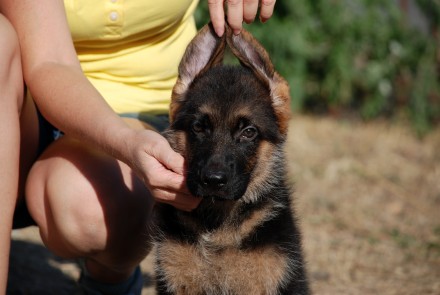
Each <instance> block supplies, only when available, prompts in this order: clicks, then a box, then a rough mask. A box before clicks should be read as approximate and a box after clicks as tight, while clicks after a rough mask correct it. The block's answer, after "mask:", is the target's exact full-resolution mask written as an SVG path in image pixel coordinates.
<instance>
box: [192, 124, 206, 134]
mask: <svg viewBox="0 0 440 295" xmlns="http://www.w3.org/2000/svg"><path fill="white" fill-rule="evenodd" d="M191 128H192V130H193V131H194V132H195V133H200V132H203V124H202V123H200V122H199V121H195V122H194V123H193V124H192V125H191Z"/></svg>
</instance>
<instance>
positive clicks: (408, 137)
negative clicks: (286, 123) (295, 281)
mask: <svg viewBox="0 0 440 295" xmlns="http://www.w3.org/2000/svg"><path fill="white" fill-rule="evenodd" d="M408 130H409V129H405V128H403V127H402V126H390V125H389V124H387V123H378V122H375V123H371V124H354V123H349V122H345V123H344V122H337V121H334V120H330V119H316V118H307V117H299V118H296V119H294V120H293V121H292V124H291V128H290V132H291V133H290V142H289V150H288V155H289V163H290V165H291V166H290V167H291V172H292V174H293V178H294V179H295V183H296V198H297V211H298V212H299V213H300V215H301V220H302V228H303V232H304V249H305V252H306V255H307V259H308V262H309V272H310V278H311V281H312V287H313V290H314V293H316V294H390V295H391V294H401V295H402V294H440V280H439V278H440V132H439V130H437V131H435V132H433V133H432V134H431V135H430V136H428V137H427V138H425V139H424V140H418V139H417V138H416V137H414V136H413V134H411V133H410V131H408Z"/></svg>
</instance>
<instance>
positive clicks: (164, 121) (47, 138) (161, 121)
mask: <svg viewBox="0 0 440 295" xmlns="http://www.w3.org/2000/svg"><path fill="white" fill-rule="evenodd" d="M120 116H121V117H125V118H135V119H139V120H140V121H143V122H145V123H147V124H149V125H151V126H153V127H154V128H156V130H157V131H159V132H162V131H164V130H165V129H166V128H167V127H168V125H169V119H168V115H152V114H146V113H139V114H137V113H125V114H120ZM38 124H39V127H40V138H39V143H38V156H39V155H41V154H42V153H43V151H44V150H45V149H46V148H47V147H48V146H49V144H51V143H52V142H54V141H55V140H57V139H58V138H60V137H62V136H63V133H62V132H61V131H60V130H59V129H57V128H55V127H54V126H53V125H52V124H50V123H49V122H48V121H47V120H46V119H45V118H44V117H43V116H42V115H41V113H40V112H38ZM31 225H36V223H35V221H34V220H33V219H32V217H31V215H30V214H29V211H28V208H27V206H26V202H25V201H22V202H21V203H20V204H18V205H17V207H16V209H15V212H14V220H13V225H12V228H13V229H19V228H24V227H27V226H31Z"/></svg>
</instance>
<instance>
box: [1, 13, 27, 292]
mask: <svg viewBox="0 0 440 295" xmlns="http://www.w3.org/2000/svg"><path fill="white" fill-rule="evenodd" d="M22 100H23V79H22V73H21V63H20V50H19V46H18V41H17V38H16V36H15V32H14V30H13V28H12V26H11V25H10V24H9V22H8V21H7V20H6V19H5V18H4V16H3V15H1V14H0V138H1V144H0V163H1V165H0V181H1V183H0V202H1V206H0V251H1V252H0V294H4V293H5V292H6V281H7V274H8V262H9V250H10V241H11V240H10V237H11V228H12V218H13V214H14V208H15V204H16V200H17V188H18V174H19V172H18V169H19V168H18V167H19V166H18V163H19V150H20V127H19V113H20V108H21V103H22Z"/></svg>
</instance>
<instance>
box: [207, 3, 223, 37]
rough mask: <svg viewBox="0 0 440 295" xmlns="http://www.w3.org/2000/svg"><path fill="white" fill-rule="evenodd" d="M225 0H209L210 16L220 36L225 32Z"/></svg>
mask: <svg viewBox="0 0 440 295" xmlns="http://www.w3.org/2000/svg"><path fill="white" fill-rule="evenodd" d="M223 1H224V0H208V8H209V16H210V18H211V21H212V25H213V26H214V31H215V32H216V33H217V35H218V36H219V37H221V36H223V34H224V32H225V11H224V7H223Z"/></svg>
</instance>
